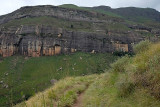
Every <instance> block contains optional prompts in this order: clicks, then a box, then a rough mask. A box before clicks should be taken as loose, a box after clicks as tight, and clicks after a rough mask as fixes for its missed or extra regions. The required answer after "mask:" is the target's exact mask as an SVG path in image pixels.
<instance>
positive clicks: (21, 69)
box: [0, 52, 116, 106]
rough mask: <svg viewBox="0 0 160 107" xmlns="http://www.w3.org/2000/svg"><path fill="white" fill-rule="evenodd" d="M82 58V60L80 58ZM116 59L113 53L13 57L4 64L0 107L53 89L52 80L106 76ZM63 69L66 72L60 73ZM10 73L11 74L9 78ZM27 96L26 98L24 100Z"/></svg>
mask: <svg viewBox="0 0 160 107" xmlns="http://www.w3.org/2000/svg"><path fill="white" fill-rule="evenodd" d="M80 57H82V59H80ZM115 59H116V57H114V56H112V55H110V54H89V53H80V52H78V53H75V54H73V55H59V56H50V57H47V56H46V57H39V58H31V57H29V58H25V57H23V56H13V57H8V58H4V59H3V61H2V62H1V63H0V71H1V72H0V81H3V82H4V84H7V85H8V88H2V84H0V90H1V91H0V106H4V105H5V106H11V105H12V103H18V102H21V101H23V100H24V99H27V98H29V97H30V96H33V95H34V94H35V93H37V92H39V91H43V90H44V89H46V88H48V87H50V86H51V85H52V84H51V83H50V80H52V79H56V80H59V79H63V78H65V77H68V76H73V77H75V76H82V75H90V74H94V73H103V72H105V69H106V68H107V69H109V68H110V66H109V65H110V63H112V62H113V61H114V60H115ZM60 68H62V70H60ZM6 73H8V75H6ZM23 96H25V98H22V97H23Z"/></svg>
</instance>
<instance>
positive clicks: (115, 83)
mask: <svg viewBox="0 0 160 107" xmlns="http://www.w3.org/2000/svg"><path fill="white" fill-rule="evenodd" d="M135 50H136V53H137V54H136V55H135V56H134V57H130V56H125V57H123V58H121V59H119V60H118V61H116V62H115V63H113V64H112V68H111V69H110V70H109V71H110V72H107V73H104V74H101V75H91V76H84V77H76V78H67V79H64V80H61V81H59V82H58V83H56V85H55V86H53V87H51V89H48V90H47V91H44V92H43V93H39V94H37V95H36V96H35V97H32V98H31V99H29V100H28V101H26V102H24V103H21V105H18V106H24V105H23V104H25V105H27V106H28V105H29V106H30V107H32V106H33V107H35V106H37V105H38V106H43V105H45V106H50V105H51V104H62V105H61V107H66V106H72V105H74V103H76V102H77V99H78V97H79V94H81V93H82V91H84V94H83V99H82V102H81V105H82V106H83V107H94V106H97V107H107V106H110V107H115V106H122V107H126V106H127V107H160V78H159V77H160V73H159V70H160V65H159V63H160V43H157V44H151V43H150V42H148V41H144V42H142V43H140V44H139V45H137V46H136V47H135ZM138 50H139V51H138ZM92 76H93V77H92ZM71 80H72V81H73V85H71V87H69V88H65V86H66V85H67V84H68V85H70V83H71ZM76 80H77V81H76ZM82 81H83V82H82ZM64 83H65V85H64ZM86 84H87V85H86ZM63 86H64V87H63ZM75 86H76V87H79V88H73V87H75ZM81 86H82V87H83V88H82V87H81ZM61 87H63V88H61ZM80 87H81V88H80ZM86 87H88V88H86ZM61 89H62V90H63V91H61ZM79 90H81V91H80V92H79ZM43 96H44V97H45V101H44V100H43V99H44V97H43ZM50 96H53V97H50ZM58 96H59V97H58ZM61 97H62V99H63V100H61ZM51 101H53V102H54V103H53V102H51ZM44 102H45V103H44ZM36 104H37V105H36ZM38 106H37V107H38Z"/></svg>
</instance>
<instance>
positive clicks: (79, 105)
mask: <svg viewBox="0 0 160 107" xmlns="http://www.w3.org/2000/svg"><path fill="white" fill-rule="evenodd" d="M89 86H90V85H88V86H87V87H86V89H85V90H84V91H83V92H82V93H80V94H79V95H78V97H77V99H76V102H75V103H74V104H73V106H72V107H82V104H83V102H82V101H83V96H84V94H85V92H86V90H87V89H88V88H89Z"/></svg>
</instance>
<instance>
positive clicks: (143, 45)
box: [133, 40, 151, 54]
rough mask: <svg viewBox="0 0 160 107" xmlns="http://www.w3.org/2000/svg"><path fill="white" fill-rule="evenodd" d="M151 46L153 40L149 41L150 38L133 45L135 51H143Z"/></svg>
mask: <svg viewBox="0 0 160 107" xmlns="http://www.w3.org/2000/svg"><path fill="white" fill-rule="evenodd" d="M150 46H151V42H149V41H148V40H145V41H142V42H140V43H139V44H136V45H135V46H134V47H133V50H134V53H136V54H137V53H141V52H144V51H146V50H148V49H149V47H150Z"/></svg>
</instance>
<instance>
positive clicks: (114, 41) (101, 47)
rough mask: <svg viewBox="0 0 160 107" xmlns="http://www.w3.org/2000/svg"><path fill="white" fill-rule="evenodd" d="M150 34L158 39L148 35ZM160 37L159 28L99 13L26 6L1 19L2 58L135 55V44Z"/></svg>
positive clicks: (0, 42)
mask: <svg viewBox="0 0 160 107" xmlns="http://www.w3.org/2000/svg"><path fill="white" fill-rule="evenodd" d="M38 18H39V19H38ZM44 20H45V21H44ZM24 22H25V23H24ZM17 23H18V24H17ZM46 23H47V24H46ZM48 23H49V24H48ZM139 31H143V32H139ZM146 32H147V33H149V34H150V33H153V35H155V36H149V37H147V36H144V34H145V33H146ZM159 35H160V32H159V29H154V28H153V27H152V28H150V27H146V26H139V25H135V26H133V25H128V24H126V22H125V21H124V20H122V19H120V18H115V17H114V18H113V17H110V16H107V15H105V14H101V13H97V12H91V11H83V10H77V9H68V8H61V7H56V6H35V7H22V8H20V9H18V10H16V11H14V12H13V13H10V14H7V15H4V16H1V17H0V55H2V56H3V57H7V56H12V55H15V54H20V55H26V56H33V57H39V56H52V55H57V54H62V53H72V52H75V51H82V52H92V53H95V52H102V53H103V52H110V53H112V52H115V51H124V52H132V46H133V44H136V43H138V42H140V41H142V40H145V39H149V40H151V41H158V40H159Z"/></svg>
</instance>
